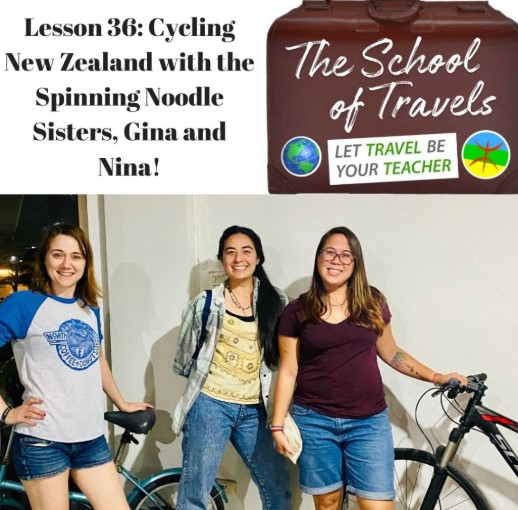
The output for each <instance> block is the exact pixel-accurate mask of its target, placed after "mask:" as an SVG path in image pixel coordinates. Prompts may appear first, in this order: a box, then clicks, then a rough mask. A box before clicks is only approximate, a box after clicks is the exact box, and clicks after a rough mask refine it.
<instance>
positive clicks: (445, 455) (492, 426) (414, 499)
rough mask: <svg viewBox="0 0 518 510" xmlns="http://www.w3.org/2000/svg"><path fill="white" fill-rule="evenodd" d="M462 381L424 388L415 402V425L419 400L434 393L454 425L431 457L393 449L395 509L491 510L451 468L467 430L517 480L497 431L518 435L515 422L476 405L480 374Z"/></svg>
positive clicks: (517, 462) (514, 461) (516, 462)
mask: <svg viewBox="0 0 518 510" xmlns="http://www.w3.org/2000/svg"><path fill="white" fill-rule="evenodd" d="M468 381H469V382H468V385H467V386H466V387H465V388H463V387H460V385H459V382H458V381H457V380H455V379H452V380H450V381H449V383H448V384H446V385H444V386H442V387H441V388H431V389H428V390H426V391H425V392H424V393H423V395H421V398H420V399H419V401H418V402H417V404H416V421H417V409H418V407H419V404H420V402H421V400H422V399H423V397H424V396H425V395H426V394H428V393H430V392H431V393H432V396H434V397H435V396H438V395H440V396H441V405H442V409H443V412H444V413H445V415H446V416H447V417H448V418H449V419H450V420H451V421H452V422H454V423H455V424H456V426H455V427H454V428H453V429H452V430H451V432H450V435H449V439H448V442H447V444H446V445H439V446H438V447H437V448H436V449H435V451H434V453H430V452H428V451H424V450H419V449H413V448H395V450H394V459H395V462H394V466H395V467H394V485H395V490H396V498H395V504H394V508H395V510H449V509H452V508H455V510H473V509H475V510H490V509H491V507H490V505H489V503H488V502H487V500H486V498H485V497H484V495H483V494H482V492H481V491H480V489H479V488H478V487H477V485H476V483H475V482H474V481H473V480H472V479H471V478H470V477H469V476H468V475H467V474H466V473H465V472H464V471H462V470H461V469H459V468H458V467H456V466H455V465H454V464H453V461H454V459H455V457H456V454H457V451H458V449H459V446H460V444H461V443H462V441H463V439H464V438H465V436H466V434H468V433H469V432H470V431H471V430H475V431H478V432H480V433H482V434H483V435H484V436H486V437H487V438H488V439H489V441H490V442H491V444H492V445H493V446H494V447H495V448H496V449H497V450H498V452H499V453H500V454H501V455H502V457H503V458H504V459H505V461H506V463H507V465H508V466H509V467H510V468H511V470H512V471H513V473H514V474H515V475H516V476H518V457H517V455H516V453H515V452H514V451H513V449H512V447H511V446H510V445H509V443H508V442H507V440H506V439H505V438H504V436H503V435H502V434H501V432H500V430H499V428H498V426H499V425H500V426H502V427H505V428H507V429H509V430H512V431H513V432H517V433H518V422H516V421H515V420H512V419H510V418H508V417H506V416H504V415H502V414H500V413H498V412H496V411H493V410H491V409H489V408H487V407H486V406H484V405H483V404H482V399H483V397H484V395H485V391H486V390H487V386H486V385H485V381H486V374H478V375H473V376H470V377H468ZM463 392H467V393H470V394H472V395H471V397H470V398H469V400H468V402H467V404H465V407H464V408H462V407H461V406H460V404H459V403H458V402H457V401H456V397H457V396H458V395H459V394H460V393H463ZM443 398H447V399H448V401H449V402H450V404H451V405H452V407H453V408H455V409H456V410H457V411H458V412H459V413H460V418H459V419H458V421H456V420H454V419H453V418H451V417H450V415H449V414H448V413H449V412H448V410H447V409H446V407H445V406H444V400H443ZM421 430H422V429H421ZM425 437H426V434H425ZM427 440H428V438H427ZM428 442H429V443H430V441H429V440H428ZM430 444H431V443H430ZM432 450H433V448H432ZM355 505H357V503H356V501H355V500H354V498H352V497H348V498H346V500H345V501H344V506H343V508H344V509H353V508H357V506H355Z"/></svg>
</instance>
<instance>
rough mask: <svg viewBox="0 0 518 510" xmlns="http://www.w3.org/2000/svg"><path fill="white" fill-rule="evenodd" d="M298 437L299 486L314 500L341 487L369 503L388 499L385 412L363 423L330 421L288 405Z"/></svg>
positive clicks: (390, 464)
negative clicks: (300, 449) (297, 429)
mask: <svg viewBox="0 0 518 510" xmlns="http://www.w3.org/2000/svg"><path fill="white" fill-rule="evenodd" d="M292 414H293V419H294V420H295V422H296V423H297V425H298V427H299V429H300V433H301V435H302V441H303V448H302V453H301V455H300V458H299V461H298V463H299V473H300V485H301V488H302V491H303V492H305V493H306V494H312V495H319V494H327V493H328V492H334V491H336V490H338V489H340V488H342V487H345V490H346V491H347V492H349V493H350V494H354V495H356V496H360V497H362V498H365V499H372V500H392V499H394V496H395V494H394V445H393V440H392V429H391V426H390V421H389V419H388V412H387V410H386V409H385V410H384V411H382V412H381V413H379V414H376V415H374V416H369V417H367V418H331V417H329V416H325V415H323V414H320V413H318V412H316V411H314V410H312V409H310V408H309V407H305V406H302V405H299V404H296V403H295V404H293V409H292Z"/></svg>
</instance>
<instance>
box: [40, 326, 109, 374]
mask: <svg viewBox="0 0 518 510" xmlns="http://www.w3.org/2000/svg"><path fill="white" fill-rule="evenodd" d="M43 334H44V336H45V338H46V339H47V341H48V342H49V344H50V345H54V346H56V352H57V354H58V356H59V358H60V359H61V361H62V362H63V363H64V364H65V365H67V366H68V367H70V368H72V369H74V370H85V369H86V368H88V367H89V366H90V365H92V364H93V363H95V362H96V361H97V360H98V359H99V338H98V336H97V333H96V332H95V331H94V330H93V329H92V328H91V327H90V326H89V325H88V324H86V323H84V322H82V321H80V320H77V319H70V320H68V321H65V322H63V323H62V324H61V326H59V329H58V330H57V331H48V332H46V333H43Z"/></svg>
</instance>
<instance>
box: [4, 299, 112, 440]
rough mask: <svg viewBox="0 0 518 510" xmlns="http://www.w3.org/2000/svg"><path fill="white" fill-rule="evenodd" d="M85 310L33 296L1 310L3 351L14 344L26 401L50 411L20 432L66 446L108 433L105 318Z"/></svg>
mask: <svg viewBox="0 0 518 510" xmlns="http://www.w3.org/2000/svg"><path fill="white" fill-rule="evenodd" d="M83 305H84V304H83V302H82V301H81V300H79V299H77V298H72V299H65V298H59V297H57V296H51V295H46V294H41V293H36V292H32V291H21V292H16V293H14V294H12V295H10V296H9V297H8V298H7V299H6V300H5V301H4V302H3V303H2V304H1V305H0V346H3V345H5V344H6V343H7V342H9V341H11V342H12V346H13V352H14V357H15V360H16V366H17V368H18V374H19V376H20V380H21V382H22V384H23V386H24V388H25V391H24V394H23V398H24V400H25V399H26V398H28V397H37V398H40V399H42V400H43V404H41V406H40V407H41V409H43V410H44V411H45V412H46V416H45V418H44V419H43V420H41V421H38V422H37V424H36V425H35V426H29V425H26V424H22V423H18V424H17V425H16V431H17V432H18V433H21V434H28V435H31V436H35V437H39V438H41V439H47V440H50V441H60V442H65V443H68V442H79V441H88V440H90V439H94V438H96V437H99V436H101V435H102V434H103V433H104V426H103V413H104V411H105V407H106V400H105V397H104V393H103V389H102V380H101V369H100V363H99V352H100V347H101V341H102V333H101V322H100V313H99V309H98V308H94V307H91V306H88V305H86V306H83Z"/></svg>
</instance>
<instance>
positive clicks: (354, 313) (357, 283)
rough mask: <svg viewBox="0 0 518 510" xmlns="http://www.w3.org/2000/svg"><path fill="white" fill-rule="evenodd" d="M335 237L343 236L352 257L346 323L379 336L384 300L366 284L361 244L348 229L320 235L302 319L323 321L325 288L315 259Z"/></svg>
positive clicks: (301, 299) (382, 327)
mask: <svg viewBox="0 0 518 510" xmlns="http://www.w3.org/2000/svg"><path fill="white" fill-rule="evenodd" d="M334 234H341V235H343V236H345V238H346V239H347V241H348V242H349V247H350V248H351V253H352V255H353V257H354V270H353V273H352V275H351V278H350V279H349V281H348V282H347V291H346V292H347V302H348V307H349V321H350V322H351V324H354V325H356V326H359V327H362V328H367V329H371V330H373V331H375V332H376V333H378V335H381V334H382V333H383V330H384V329H385V326H386V324H385V321H384V320H383V317H382V306H383V302H384V301H385V298H384V296H383V295H382V293H381V292H380V291H379V290H378V289H376V288H375V287H371V286H370V285H369V283H368V281H367V273H366V271H365V262H364V260H363V252H362V248H361V245H360V241H359V239H358V237H356V234H354V232H352V231H351V230H349V229H348V228H347V227H334V228H332V229H331V230H329V231H328V232H326V233H325V234H324V235H323V236H322V239H320V242H319V243H318V246H317V251H316V253H315V263H314V265H313V279H312V281H311V288H310V289H309V290H308V291H307V292H306V293H304V294H302V295H301V296H300V302H301V306H302V311H303V317H302V320H303V321H305V322H312V323H313V324H318V323H320V322H322V319H321V317H322V315H323V314H324V313H325V311H326V305H325V299H324V298H325V296H326V289H325V287H324V283H323V282H322V277H321V276H320V273H319V271H318V258H319V257H320V256H321V252H322V249H323V248H324V246H325V244H326V241H327V240H328V239H329V238H330V237H331V236H332V235H334Z"/></svg>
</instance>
